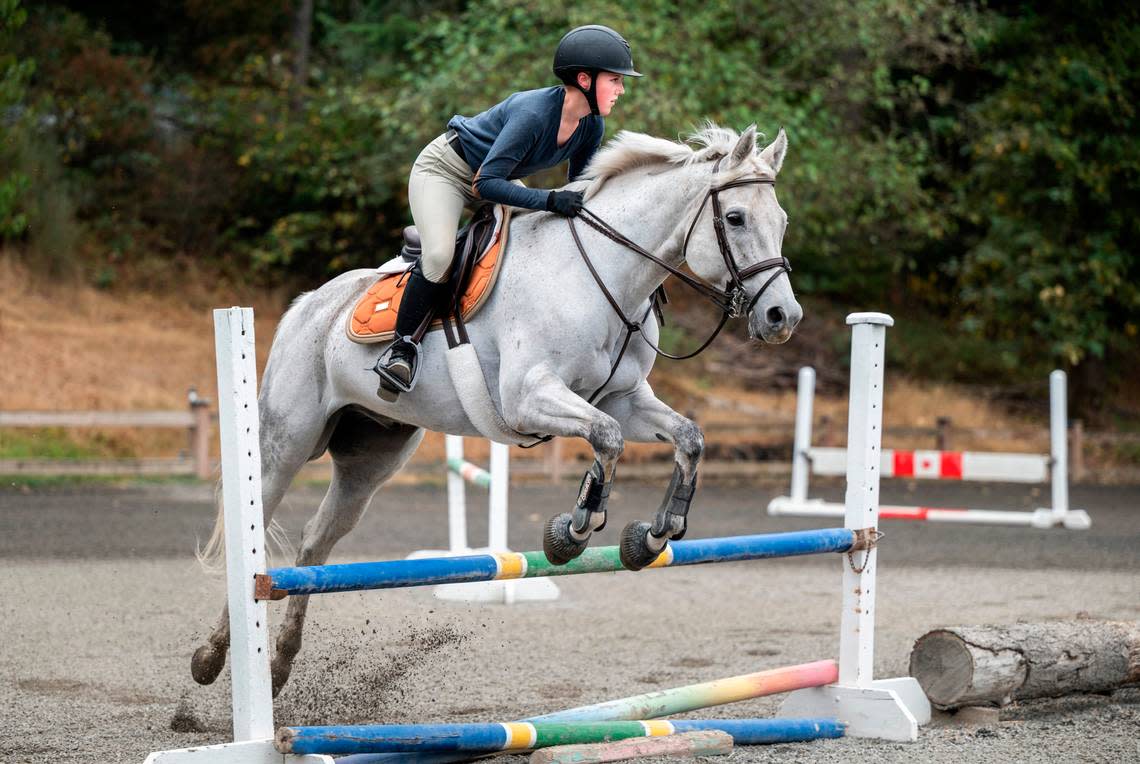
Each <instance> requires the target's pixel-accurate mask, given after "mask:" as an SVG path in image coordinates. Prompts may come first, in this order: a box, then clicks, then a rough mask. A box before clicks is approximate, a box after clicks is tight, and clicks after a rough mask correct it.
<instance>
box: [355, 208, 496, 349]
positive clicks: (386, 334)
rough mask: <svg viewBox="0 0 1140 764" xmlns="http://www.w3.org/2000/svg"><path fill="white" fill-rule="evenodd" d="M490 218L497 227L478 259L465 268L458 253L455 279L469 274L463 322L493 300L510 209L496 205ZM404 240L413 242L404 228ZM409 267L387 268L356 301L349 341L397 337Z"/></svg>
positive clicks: (434, 324)
mask: <svg viewBox="0 0 1140 764" xmlns="http://www.w3.org/2000/svg"><path fill="white" fill-rule="evenodd" d="M485 214H486V213H485ZM491 215H493V218H494V225H493V226H487V228H486V229H485V230H487V231H489V235H488V236H487V241H486V244H485V245H484V246H482V247H480V249H479V251H478V255H477V257H475V258H474V259H473V261H470V260H469V262H468V264H467V267H463V266H464V263H463V262H462V261H463V258H462V257H460V256H458V255H460V254H462V253H457V257H456V262H455V266H454V268H453V270H452V278H455V277H456V276H457V275H458V272H459V271H460V270H463V271H468V272H469V274H470V275H469V277H468V278H467V280H466V284H465V286H463V287H462V295H461V296H460V298H459V300H458V304H459V309H460V315H461V316H462V317H463V320H464V321H467V320H469V319H470V318H471V317H472V316H474V315H475V314H476V313H477V312H478V311H479V309H480V308H482V307H483V305H484V303H486V301H487V298H488V297H490V295H491V289H492V287H493V286H494V283H495V280H496V278H497V277H498V275H499V268H500V266H501V265H502V262H503V256H504V254H505V252H506V247H507V232H508V229H509V227H510V216H511V210H510V208H509V207H504V206H503V205H495V207H494V210H493V211H492V213H491ZM465 233H467V232H466V231H465ZM417 235H418V232H417ZM405 241H407V242H408V243H411V239H410V237H408V235H407V229H405ZM476 243H478V241H477V242H476ZM397 260H398V259H397ZM410 265H411V263H409V262H406V261H405V262H403V264H402V267H400V268H399V269H397V270H395V271H394V272H391V271H389V269H388V268H384V269H383V271H382V272H381V274H380V276H379V278H378V279H377V280H376V281H375V282H373V283H372V285H371V286H369V287H368V289H367V290H366V291H365V293H364V294H363V295H362V296H361V297H360V298H359V299H358V300H357V302H356V304H355V306H354V307H353V309H352V311H351V312H350V313H349V315H348V321H347V325H346V327H345V330H346V333H347V334H348V338H349V339H351V340H352V341H353V342H359V343H361V344H371V343H375V342H387V341H389V340H392V339H394V338H395V336H396V316H397V314H398V313H399V310H400V299H401V298H402V297H403V293H404V284H405V282H406V281H407V279H404V278H400V277H401V276H402V275H403V274H404V273H405V272H406V271H407V269H408V267H410ZM442 325H443V324H442V321H441V320H440V319H438V318H437V319H435V320H434V321H432V324H431V327H430V328H429V329H428V331H434V330H436V329H438V328H440V327H441V326H442Z"/></svg>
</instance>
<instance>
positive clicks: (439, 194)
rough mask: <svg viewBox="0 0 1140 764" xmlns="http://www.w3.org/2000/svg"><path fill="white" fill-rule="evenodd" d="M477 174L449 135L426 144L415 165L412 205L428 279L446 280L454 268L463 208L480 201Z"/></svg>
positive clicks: (410, 190)
mask: <svg viewBox="0 0 1140 764" xmlns="http://www.w3.org/2000/svg"><path fill="white" fill-rule="evenodd" d="M474 176H475V174H474V173H473V172H472V170H471V168H470V167H468V166H467V163H466V162H464V161H463V160H462V159H461V158H460V157H459V155H458V154H456V153H455V150H454V149H453V148H451V144H450V143H448V142H447V137H446V135H441V136H439V137H438V138H436V139H435V140H434V141H432V142H431V143H429V144H428V145H427V146H425V147H424V150H423V151H421V152H420V155H419V156H418V157H416V161H415V164H413V165H412V172H411V175H410V176H409V177H408V205H409V206H410V207H411V208H412V220H413V221H415V224H416V228H417V229H418V230H419V232H420V241H421V242H422V243H423V255H422V260H421V268H422V269H423V274H424V276H425V277H426V278H427V280H428V281H434V282H436V283H437V284H438V283H440V282H442V281H444V280H445V279H446V278H447V273H448V271H449V270H450V269H451V260H452V258H453V257H454V256H455V235H456V233H457V232H458V231H459V221H460V220H461V219H462V217H463V210H464V208H466V207H470V206H473V205H474V204H477V203H479V198H478V197H477V196H475V193H474V191H473V190H472V188H471V181H472V180H473V179H474ZM514 182H515V183H519V184H520V185H522V184H521V181H514Z"/></svg>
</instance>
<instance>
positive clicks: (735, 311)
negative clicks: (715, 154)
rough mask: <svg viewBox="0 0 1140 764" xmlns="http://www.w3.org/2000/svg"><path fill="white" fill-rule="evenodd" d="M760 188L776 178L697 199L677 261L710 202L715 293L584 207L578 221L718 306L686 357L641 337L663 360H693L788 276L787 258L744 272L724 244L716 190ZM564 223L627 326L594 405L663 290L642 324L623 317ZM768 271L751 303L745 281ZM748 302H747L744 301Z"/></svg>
mask: <svg viewBox="0 0 1140 764" xmlns="http://www.w3.org/2000/svg"><path fill="white" fill-rule="evenodd" d="M722 161H723V158H722V159H718V160H717V162H716V164H715V165H713V175H714V176H715V175H716V173H717V172H718V171H719V170H720V163H721V162H722ZM758 184H765V185H771V186H775V185H776V179H775V178H767V177H755V178H738V179H737V180H733V181H729V182H728V183H723V184H721V185H718V186H710V187H709V189H708V191H706V192H705V196H704V198H703V199H702V200H701V206H700V207H699V208H698V209H697V214H696V215H694V216H693V222H692V223H690V224H689V230H688V232H687V233H686V234H685V240H684V243H683V244H682V246H681V262H685V261H687V260H688V256H689V240H690V239H691V238H692V236H693V231H695V230H696V228H697V222H698V221H699V220H700V219H701V214H702V213H704V211H705V205H706V204H708V202H709V200H710V199H711V200H712V214H713V229H714V230H715V231H716V241H717V247H718V248H719V249H720V254H721V257H723V258H724V264H725V267H726V268H727V270H728V285H727V287H726V288H725V289H719V288H717V287H716V286H713V285H712V284H709V283H707V282H705V281H702V280H700V279H697V278H694V277H693V276H690V275H689V274H687V273H685V272H684V271H682V270H680V269H679V268H677V267H676V266H674V265H671V264H670V263H667V262H665V261H664V260H663V259H661V258H660V257H658V256H657V255H654V254H653V253H652V252H649V251H648V250H646V249H644V248H643V247H641V246H639V245H638V244H636V243H634V242H633V241H630V239H629V238H627V237H626V236H625V235H624V234H622V233H620V232H619V231H617V230H616V229H614V227H613V226H611V225H610V224H609V223H607V222H605V221H604V220H602V219H601V218H600V217H598V216H597V215H595V214H594V213H593V212H591V211H590V210H588V209H585V208H583V209H582V212H581V214H580V219H581V220H582V222H584V223H585V224H586V225H588V226H590V227H591V228H593V229H594V230H595V231H597V232H599V233H600V234H602V235H603V236H605V237H606V238H608V239H610V240H612V241H614V242H616V243H618V244H621V245H622V246H623V247H626V248H627V249H630V250H632V251H634V252H636V253H637V254H639V255H641V256H642V257H644V258H646V259H647V260H650V261H652V262H654V263H656V264H657V265H659V266H661V267H662V268H664V269H665V270H666V271H668V272H669V273H670V274H672V275H673V276H675V277H677V279H679V280H680V281H681V282H683V283H684V284H686V285H688V286H689V287H691V288H692V289H693V290H694V291H696V292H697V293H698V294H700V295H701V296H703V297H705V298H706V299H708V300H709V301H710V302H712V303H713V304H714V305H716V306H717V307H718V308H720V310H721V317H720V322H719V323H718V324H717V327H716V329H714V330H713V333H712V334H710V335H709V338H708V339H707V340H705V341H704V342H703V343H702V344H701V346H700V347H698V348H697V349H696V350H694V351H693V352H691V353H687V354H685V355H672V354H670V353H667V352H665V351H664V350H662V349H661V348H660V347H659V346H657V345H654V344H653V343H652V342H650V341H649V338H648V337H645V342H646V344H648V345H649V347H651V348H653V351H654V352H655V353H657V354H658V355H661V356H664V357H666V358H671V359H673V360H675V361H682V360H684V359H686V358H692V357H694V356H696V355H697V354H699V353H701V352H702V351H703V350H704V349H705V348H707V347H708V346H709V345H711V344H712V341H713V340H714V339H716V337H717V335H718V334H720V330H721V329H723V328H724V325H725V324H726V323H727V322H728V319H730V318H739V317H740V316H743V315H746V314H748V313H749V312H751V310H752V308H754V307H755V306H756V303H757V301H759V299H760V297H761V295H763V294H764V292H765V291H766V290H767V289H768V287H769V286H771V284H772V282H773V281H775V280H776V279H777V278H778V277H779V276H780V274H781V273H790V272H791V270H792V265H791V263H789V262H788V258H786V257H783V256H780V257H771V258H768V259H767V260H761V261H760V262H758V263H755V264H753V265H750V266H748V267H747V268H743V269H741V268H740V265H739V264H738V263H737V262H736V257H735V256H734V255H733V253H732V246H731V245H730V244H729V241H728V233H727V232H726V231H725V228H724V214H723V211H722V209H721V205H720V192H722V191H726V190H728V189H730V188H739V187H741V186H750V185H758ZM566 222H567V223H568V224H569V226H570V233H571V235H572V236H573V237H574V243H575V244H576V245H577V247H578V252H579V253H580V254H581V255H582V259H583V261H585V263H586V267H587V268H588V269H589V270H590V275H591V276H593V277H594V281H595V282H596V283H597V285H598V288H599V289H601V290H602V294H603V295H604V296H605V298H606V301H607V302H609V304H610V307H612V308H613V309H614V312H615V313H617V315H618V318H620V319H621V321H622V323H623V324H624V325H625V328H626V335H625V340H624V341H623V342H622V346H621V350H620V351H619V352H618V357H617V360H616V361H614V364H613V367H612V368H611V369H610V374H609V376H608V377H607V378H606V381H605V382H603V383H602V386H601V387H599V388H598V389H597V390H595V391H594V393H593V395H591V396H590V397H589V399H588V402H590V403H593V402H594V400H595V399H596V398H597V396H598V395H599V394H600V393H601V392H602V390H604V389H605V387H606V385H608V384H609V383H610V380H612V379H613V378H614V374H616V373H617V369H618V366H619V365H620V364H621V359H622V357H624V356H625V351H626V349H627V348H628V347H629V343H630V340H631V339H632V338H633V335H634V334H637V333H639V332H641V331H642V324H643V323H644V322H645V320H646V319H648V318H649V313H650V312H652V311H653V310H654V309H657V310H658V311H659V312H660V308H659V305H658V300H659V294H660V295H663V291H659V292H655V293H654V296H653V299H652V301H651V302H652V304H651V306H650V309H649V311H648V312H646V314H645V315H644V316H643V317H642V319H641V321H631V320H630V319H629V318H628V317H627V316H626V315H625V312H624V311H623V310H622V309H621V306H620V305H619V304H618V302H617V300H616V299H615V298H614V296H613V294H612V293H611V292H610V290H609V289H607V288H606V285H605V283H604V282H603V281H602V277H601V276H600V275H599V274H598V271H597V270H596V269H595V268H594V264H593V263H592V262H591V261H590V256H589V255H587V254H586V248H585V247H584V246H583V245H582V240H581V238H580V237H579V236H578V229H577V228H576V227H575V226H574V218H567V219H566ZM769 270H775V273H773V274H772V275H771V276H770V277H769V278H768V280H767V281H765V282H764V284H763V286H761V287H760V288H759V289H758V290H756V294H755V295H753V296H752V299H751V300H748V291H747V289H746V288H745V286H744V281H745V280H746V279H748V278H750V277H752V276H755V275H756V274H758V273H762V272H764V271H769ZM659 289H660V288H659ZM746 300H747V303H746V302H745V301H746ZM643 337H644V334H643Z"/></svg>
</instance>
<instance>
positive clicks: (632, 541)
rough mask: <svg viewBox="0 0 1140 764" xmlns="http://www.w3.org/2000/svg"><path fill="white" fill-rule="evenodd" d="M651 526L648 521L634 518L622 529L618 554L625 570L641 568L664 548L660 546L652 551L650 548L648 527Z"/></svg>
mask: <svg viewBox="0 0 1140 764" xmlns="http://www.w3.org/2000/svg"><path fill="white" fill-rule="evenodd" d="M652 527H653V526H652V525H650V524H649V523H646V522H642V521H640V520H635V521H633V522H632V523H630V524H629V525H627V526H625V528H623V529H622V532H621V546H620V547H618V554H619V556H620V557H621V564H622V565H624V566H625V568H626V569H627V570H641V569H642V568H644V567H645V566H646V565H649V564H650V563H651V562H653V561H654V560H656V559H657V557H658V555H660V554H661V552H662V551H663V550H664V547H662V548H661V549H658V550H657V551H656V552H654V551H653V549H651V548H650V546H649V529H650V528H652Z"/></svg>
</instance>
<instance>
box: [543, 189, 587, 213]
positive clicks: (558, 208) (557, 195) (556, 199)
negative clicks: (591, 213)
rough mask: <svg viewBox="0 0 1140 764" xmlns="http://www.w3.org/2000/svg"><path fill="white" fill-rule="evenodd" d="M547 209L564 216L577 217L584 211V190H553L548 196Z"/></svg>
mask: <svg viewBox="0 0 1140 764" xmlns="http://www.w3.org/2000/svg"><path fill="white" fill-rule="evenodd" d="M546 211H547V212H553V213H554V214H555V215H561V216H562V217H564V218H573V217H577V216H578V213H579V212H581V211H582V192H581V191H551V192H550V195H549V196H547V197H546Z"/></svg>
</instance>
